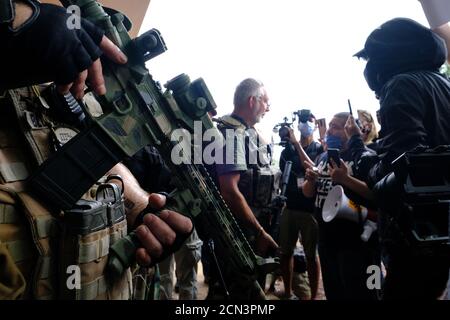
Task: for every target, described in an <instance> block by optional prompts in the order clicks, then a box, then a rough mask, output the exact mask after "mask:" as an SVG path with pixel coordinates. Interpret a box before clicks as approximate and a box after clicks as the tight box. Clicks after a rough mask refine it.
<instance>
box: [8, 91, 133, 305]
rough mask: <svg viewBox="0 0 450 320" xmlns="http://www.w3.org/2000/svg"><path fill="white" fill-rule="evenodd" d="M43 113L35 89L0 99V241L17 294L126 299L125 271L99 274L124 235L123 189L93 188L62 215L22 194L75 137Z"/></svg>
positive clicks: (101, 185) (46, 108)
mask: <svg viewBox="0 0 450 320" xmlns="http://www.w3.org/2000/svg"><path fill="white" fill-rule="evenodd" d="M48 111H49V102H48V101H46V99H45V98H43V97H42V96H41V91H40V89H38V88H37V87H30V88H22V89H18V90H10V91H8V92H7V93H6V94H5V96H4V97H2V98H0V243H1V244H2V245H3V246H4V247H6V249H7V251H8V253H9V255H10V256H11V257H12V259H11V260H12V261H14V263H15V265H16V267H17V268H18V270H20V273H21V274H22V275H23V278H24V279H25V282H26V286H25V290H24V291H23V290H22V292H20V295H19V296H21V297H22V298H25V299H86V300H90V299H129V298H130V297H131V293H132V278H131V272H130V270H127V272H125V273H124V275H123V276H122V277H121V278H120V279H114V280H110V279H108V278H107V277H106V275H105V266H106V263H107V260H108V252H109V247H110V245H111V244H112V243H114V242H115V241H117V240H118V239H120V238H122V237H123V236H125V235H126V234H127V222H126V219H125V209H124V204H123V196H122V190H121V188H120V187H119V186H118V185H116V184H113V183H108V182H107V181H105V182H101V183H98V184H97V185H95V186H93V188H91V190H88V191H87V193H86V194H85V195H84V196H83V197H82V199H81V200H80V201H78V202H77V204H76V205H75V206H74V207H73V208H72V209H71V210H67V211H65V212H62V211H57V210H54V209H50V208H48V207H47V206H46V205H45V203H41V202H40V201H39V199H36V198H34V197H33V196H32V194H30V193H29V192H28V191H27V190H26V186H25V180H26V179H27V177H28V176H29V175H30V174H31V173H32V172H33V170H34V169H36V168H37V166H39V165H40V164H41V163H42V162H44V161H45V160H46V159H47V158H48V157H49V156H51V155H52V154H53V153H54V152H55V151H56V149H57V148H58V146H60V145H62V144H63V143H65V142H66V141H68V140H69V139H70V138H71V137H72V136H73V135H75V134H76V133H77V130H76V129H75V128H73V127H70V126H67V125H65V124H62V123H59V122H57V121H54V120H53V119H52V118H51V116H50V115H49V112H48ZM62 174H63V173H62ZM3 267H4V266H1V265H0V269H2V268H3ZM0 286H1V284H0ZM0 294H1V290H0ZM0 298H1V297H0Z"/></svg>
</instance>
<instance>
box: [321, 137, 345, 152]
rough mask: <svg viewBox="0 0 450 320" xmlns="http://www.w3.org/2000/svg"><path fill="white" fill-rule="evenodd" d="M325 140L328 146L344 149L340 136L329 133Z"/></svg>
mask: <svg viewBox="0 0 450 320" xmlns="http://www.w3.org/2000/svg"><path fill="white" fill-rule="evenodd" d="M325 142H326V144H327V147H328V148H333V149H339V150H340V149H342V141H341V138H339V137H337V136H332V135H327V136H326V137H325Z"/></svg>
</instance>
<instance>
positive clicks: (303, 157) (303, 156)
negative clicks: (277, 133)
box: [289, 128, 314, 166]
mask: <svg viewBox="0 0 450 320" xmlns="http://www.w3.org/2000/svg"><path fill="white" fill-rule="evenodd" d="M289 141H290V142H291V143H292V144H293V145H294V148H295V150H296V151H297V154H298V156H299V157H300V161H301V163H305V161H306V162H307V163H309V164H311V165H312V166H314V162H313V161H312V160H311V159H310V158H309V157H308V155H307V154H306V152H305V150H304V149H303V147H302V146H301V145H300V142H299V141H298V140H297V138H296V137H295V133H294V130H293V129H292V128H289Z"/></svg>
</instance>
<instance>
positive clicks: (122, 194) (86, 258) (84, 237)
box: [0, 0, 192, 299]
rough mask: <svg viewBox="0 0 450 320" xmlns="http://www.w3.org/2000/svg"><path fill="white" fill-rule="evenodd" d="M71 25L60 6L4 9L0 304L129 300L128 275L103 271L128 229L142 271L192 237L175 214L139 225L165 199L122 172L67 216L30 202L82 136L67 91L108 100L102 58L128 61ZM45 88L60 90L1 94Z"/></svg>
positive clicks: (85, 26)
mask: <svg viewBox="0 0 450 320" xmlns="http://www.w3.org/2000/svg"><path fill="white" fill-rule="evenodd" d="M91 3H94V4H96V3H95V2H92V1H91ZM68 18H69V15H68V14H67V13H66V10H65V9H63V8H60V7H58V6H54V5H46V4H40V3H39V2H37V1H33V0H28V1H25V0H24V1H10V0H0V39H1V41H2V43H3V44H5V47H3V50H2V57H1V59H0V69H1V70H2V74H1V76H0V91H2V92H1V94H0V96H1V97H0V113H1V116H0V137H1V139H0V140H1V143H0V154H1V158H0V159H1V160H0V161H1V162H0V164H1V169H0V260H1V261H3V262H4V263H3V262H2V263H1V264H0V269H1V270H0V273H1V274H2V278H1V279H0V299H18V298H25V299H61V298H62V299H129V298H131V297H132V283H131V274H130V269H126V270H125V272H123V273H122V274H121V275H120V276H119V277H116V278H114V279H113V278H109V275H107V269H106V264H107V261H108V255H109V248H110V245H111V244H112V243H114V242H117V241H118V240H119V239H121V238H123V237H124V236H125V235H126V234H127V225H128V227H137V229H136V234H137V238H139V240H140V241H141V244H142V246H141V247H140V248H139V249H138V250H137V251H136V253H135V255H134V257H135V259H136V260H137V262H139V263H140V264H141V265H144V266H148V265H150V264H151V263H153V262H154V261H155V260H157V259H158V257H159V256H160V255H162V254H164V252H165V251H166V250H164V249H165V248H170V247H171V246H172V244H173V243H174V241H175V238H176V237H177V234H179V233H181V234H184V235H188V234H189V233H190V231H191V230H192V222H191V221H190V219H188V218H186V217H184V216H181V215H180V214H178V213H176V212H173V211H165V212H162V214H161V215H159V217H156V216H150V215H147V216H146V217H145V218H144V219H142V220H139V219H137V218H138V217H140V216H142V215H141V214H140V213H147V212H149V211H150V209H148V208H150V207H152V208H153V210H158V209H159V208H161V207H162V206H164V204H165V197H164V196H162V195H157V194H154V195H149V194H148V193H147V192H145V191H144V190H142V189H141V188H140V186H139V184H138V183H137V181H136V180H135V179H134V177H133V176H132V175H131V173H130V172H129V171H128V170H127V169H126V168H125V167H124V166H123V165H121V164H117V165H116V166H114V167H113V168H111V167H112V166H111V167H109V168H108V169H110V170H109V172H108V173H107V174H108V175H109V178H108V180H106V181H105V180H103V181H101V182H99V184H98V185H96V186H95V187H93V188H91V189H90V190H87V189H89V187H88V188H86V190H85V191H86V192H87V191H90V192H87V194H85V195H84V196H83V197H82V198H83V199H82V200H80V201H78V202H77V203H76V204H75V205H74V206H73V207H71V208H65V209H66V210H64V212H63V211H61V209H62V208H58V207H55V206H52V205H50V202H51V201H50V200H48V199H47V200H45V201H44V200H43V199H42V198H41V197H35V194H32V193H30V188H29V184H28V183H26V179H27V178H28V177H29V176H31V173H32V172H35V171H36V170H37V168H38V167H39V168H40V165H42V163H44V162H45V161H46V159H47V158H49V157H50V156H52V155H53V156H54V155H55V154H57V153H58V151H59V150H60V149H61V148H64V146H63V145H64V144H65V143H66V142H67V141H68V140H70V139H72V138H73V137H74V136H75V135H76V134H77V132H79V130H82V128H81V127H82V126H81V123H80V122H82V121H83V117H81V114H82V112H79V111H80V110H79V109H78V108H79V107H80V105H79V104H78V103H77V102H76V101H75V99H73V97H72V95H70V94H67V93H68V92H69V90H70V91H71V92H72V94H73V95H74V96H75V97H76V98H78V99H81V98H82V96H83V95H84V87H85V82H87V83H89V87H90V88H91V89H92V90H93V91H94V92H95V93H96V94H98V95H99V96H100V95H104V94H105V93H106V87H105V81H104V78H103V74H102V64H101V62H100V59H99V57H100V56H101V55H102V54H104V61H106V60H108V59H109V60H110V61H111V64H112V63H116V64H125V63H126V62H127V57H126V56H125V55H124V54H123V53H122V52H121V51H120V50H119V49H118V47H117V46H116V45H114V44H113V42H111V41H110V40H109V39H108V38H107V37H106V36H104V32H103V31H102V30H100V29H99V28H97V27H96V26H94V25H93V24H91V23H89V22H88V21H86V20H84V19H82V23H81V28H79V29H76V30H73V29H69V28H68V27H67V24H66V22H67V19H68ZM105 18H107V16H105ZM125 32H126V30H125ZM50 43H51V44H52V45H50ZM48 81H56V83H57V84H58V86H53V85H50V86H48V87H47V90H41V89H42V87H37V86H34V87H27V88H22V89H17V90H9V91H7V92H3V91H4V90H6V89H13V88H17V87H21V86H27V85H32V84H39V83H44V82H48ZM61 94H65V95H64V96H63V95H61ZM58 99H62V101H64V103H65V105H66V106H67V107H70V112H69V115H71V117H69V118H70V119H67V118H66V119H64V117H63V118H57V117H55V115H54V114H52V111H53V110H54V108H59V107H60V106H59V105H57V103H58V101H59V102H61V101H60V100H58ZM72 107H73V109H72ZM60 116H61V114H60ZM68 120H70V121H68ZM72 120H73V123H71V124H70V125H68V124H67V122H71V121H72ZM75 158H76V159H78V160H80V164H81V163H82V162H83V164H86V161H85V159H81V157H78V158H77V157H75ZM103 173H106V171H105V172H103ZM60 175H61V176H62V177H63V178H64V177H67V176H68V175H69V172H65V171H64V170H63V171H61V172H60ZM124 202H125V203H124ZM30 231H31V232H30ZM163 239H166V240H163ZM135 293H136V292H135Z"/></svg>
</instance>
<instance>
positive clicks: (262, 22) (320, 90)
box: [141, 0, 428, 134]
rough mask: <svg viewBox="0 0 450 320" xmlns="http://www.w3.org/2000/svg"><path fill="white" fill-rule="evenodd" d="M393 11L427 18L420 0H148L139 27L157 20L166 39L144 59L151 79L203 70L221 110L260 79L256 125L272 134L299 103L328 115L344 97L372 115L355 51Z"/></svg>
mask: <svg viewBox="0 0 450 320" xmlns="http://www.w3.org/2000/svg"><path fill="white" fill-rule="evenodd" d="M394 17H408V18H412V19H414V20H416V21H418V22H420V23H422V24H424V25H426V26H428V24H427V20H426V18H425V15H424V13H423V11H422V7H421V5H420V2H419V1H417V0H341V1H338V0H270V1H269V0H151V3H150V8H149V11H148V12H147V15H146V17H145V20H144V23H143V26H142V29H141V32H144V31H147V30H148V29H151V28H157V29H158V30H159V31H160V32H161V34H162V36H163V37H164V40H165V42H166V44H167V47H168V51H166V52H165V53H164V54H162V55H161V56H159V57H156V58H154V59H153V60H151V61H150V62H149V63H148V64H147V67H148V68H149V71H150V73H151V74H152V75H153V76H154V78H155V80H158V81H160V82H161V83H162V84H164V83H165V82H166V81H167V80H170V79H171V78H173V77H175V76H176V75H178V74H180V73H186V74H188V75H189V76H190V77H191V79H192V80H194V79H196V78H198V77H203V79H205V81H206V84H207V85H208V88H209V90H210V91H211V93H212V95H213V97H214V100H215V101H216V103H217V106H218V109H217V111H218V114H219V115H224V114H226V113H230V112H231V111H232V108H233V103H232V102H233V93H234V89H235V87H236V85H237V84H238V83H239V82H240V81H241V80H243V79H245V78H247V77H253V78H257V79H260V80H262V81H263V82H264V84H265V86H266V88H267V91H268V94H269V97H270V100H271V104H272V105H271V111H270V112H269V113H267V114H266V116H265V118H264V119H263V121H262V123H261V125H260V129H262V130H264V131H265V132H267V134H270V133H269V132H268V131H266V130H271V129H272V127H273V126H274V125H275V124H276V123H278V122H281V121H282V119H283V117H284V116H289V117H290V115H291V113H292V112H293V111H295V110H298V109H302V108H307V109H311V110H312V112H313V113H314V114H315V115H316V117H317V118H321V117H326V118H327V121H329V120H330V119H331V117H332V115H333V114H334V113H336V112H340V111H347V110H348V107H347V99H348V98H350V99H351V102H352V105H353V109H354V110H356V109H367V110H370V111H371V112H372V113H373V115H375V114H374V113H375V110H377V109H378V101H377V100H376V99H375V97H374V94H373V93H372V92H371V91H370V90H369V89H368V87H367V84H366V82H365V80H364V77H363V69H364V64H365V63H364V62H363V61H358V59H356V58H353V57H352V55H353V54H354V53H355V52H356V51H358V50H359V49H361V48H362V47H363V44H364V41H365V39H366V38H367V36H368V35H369V33H370V32H371V31H372V30H373V29H374V28H376V27H377V26H379V25H380V24H381V23H383V22H385V21H386V20H388V19H391V18H394Z"/></svg>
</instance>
